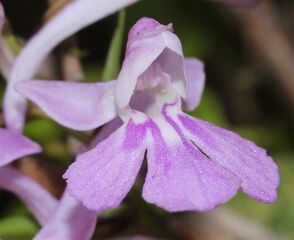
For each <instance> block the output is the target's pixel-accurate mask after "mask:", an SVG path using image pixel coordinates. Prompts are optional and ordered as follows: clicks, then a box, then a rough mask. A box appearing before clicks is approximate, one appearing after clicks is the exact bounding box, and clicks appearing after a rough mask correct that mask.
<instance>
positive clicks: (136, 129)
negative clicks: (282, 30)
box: [16, 18, 279, 212]
mask: <svg viewBox="0 0 294 240" xmlns="http://www.w3.org/2000/svg"><path fill="white" fill-rule="evenodd" d="M204 79H205V74H204V67H203V64H202V63H201V62H200V61H199V60H196V59H191V58H188V59H186V58H184V57H183V52H182V46H181V42H180V40H179V38H178V37H177V36H176V35H175V34H174V33H173V31H172V25H171V24H169V25H167V26H164V25H161V24H160V23H158V22H157V21H155V20H153V19H150V18H142V19H140V20H139V21H138V22H137V23H136V24H135V25H134V26H133V27H132V29H131V30H130V32H129V36H128V43H127V48H126V55H125V59H124V62H123V65H122V69H121V71H120V73H119V76H118V79H117V80H116V81H110V82H107V83H94V84H91V83H69V82H56V81H55V82H54V81H36V80H33V81H23V82H21V83H19V84H17V85H16V89H17V90H18V91H19V92H20V93H22V94H23V95H24V96H25V97H27V98H29V99H31V100H32V101H34V102H35V103H37V104H38V105H39V106H40V107H41V108H42V109H43V110H44V111H45V112H47V114H49V115H50V116H51V117H53V118H54V119H55V120H56V121H58V122H59V123H61V124H63V125H64V126H67V127H71V128H73V129H77V130H87V129H93V128H95V127H99V126H101V125H102V124H104V123H105V122H108V121H110V120H112V119H114V118H115V117H116V116H119V117H120V119H121V123H120V124H118V123H117V121H112V123H113V124H115V127H113V128H112V129H117V130H115V131H114V132H113V133H112V134H111V135H110V136H108V137H107V138H105V139H104V140H103V141H102V142H101V143H99V144H98V145H97V146H96V147H94V148H93V149H91V150H90V151H88V152H85V153H83V154H81V155H79V156H78V157H77V160H76V161H75V162H74V163H73V164H72V165H71V166H70V167H69V169H68V170H67V171H66V173H65V174H64V178H65V179H67V183H68V190H69V192H70V193H71V194H72V195H73V196H74V197H76V198H77V199H79V200H80V201H82V203H83V204H84V205H85V206H86V207H87V208H89V209H92V210H96V211H98V212H100V211H103V210H106V209H111V208H114V207H117V206H118V205H119V204H120V203H121V201H122V200H123V199H124V198H125V196H126V195H127V193H128V192H129V190H130V189H131V187H132V185H133V184H134V182H135V179H136V177H137V175H138V172H139V170H140V167H141V165H142V161H143V159H144V157H145V153H146V151H147V155H146V156H147V161H148V172H147V176H146V179H145V184H144V187H143V198H144V199H145V200H146V201H147V202H149V203H153V204H155V205H157V206H159V207H161V208H163V209H165V210H167V211H171V212H177V211H185V210H197V211H207V210H211V209H213V208H215V207H216V206H218V205H220V204H223V203H225V202H227V201H228V200H229V199H231V198H232V197H233V196H234V195H235V194H236V192H237V191H238V189H239V188H241V190H242V191H244V192H245V193H247V194H248V195H249V196H251V197H252V198H254V199H257V200H259V201H262V202H266V203H270V202H273V201H275V200H276V198H277V187H278V185H279V174H278V168H277V166H276V164H275V163H274V162H273V160H272V158H271V157H269V156H267V154H266V151H265V150H264V149H262V148H260V147H258V146H256V145H255V144H254V143H253V142H251V141H248V140H245V139H242V138H241V137H240V136H239V135H237V134H235V133H232V132H230V131H228V130H225V129H222V128H220V127H217V126H214V125H213V124H211V123H208V122H206V121H203V120H200V119H197V118H193V117H191V116H189V115H187V114H185V113H184V112H183V110H192V109H194V108H195V107H196V106H197V105H198V104H199V101H200V99H201V94H202V91H203V88H204ZM117 124H118V125H117ZM110 128H111V127H110Z"/></svg>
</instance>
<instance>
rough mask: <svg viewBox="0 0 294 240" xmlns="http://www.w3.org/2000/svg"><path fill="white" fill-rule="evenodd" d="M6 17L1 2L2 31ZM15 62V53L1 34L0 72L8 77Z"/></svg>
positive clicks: (0, 21)
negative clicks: (13, 53)
mask: <svg viewBox="0 0 294 240" xmlns="http://www.w3.org/2000/svg"><path fill="white" fill-rule="evenodd" d="M4 19H5V14H4V9H3V6H2V4H1V3H0V33H1V32H2V27H3V23H4ZM12 62H13V55H12V53H11V52H10V50H9V49H8V47H7V46H6V44H5V42H4V40H3V39H2V36H0V72H1V73H2V75H3V77H4V78H5V80H6V79H8V75H9V73H10V70H11V66H12Z"/></svg>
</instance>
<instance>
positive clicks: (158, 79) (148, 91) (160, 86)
mask: <svg viewBox="0 0 294 240" xmlns="http://www.w3.org/2000/svg"><path fill="white" fill-rule="evenodd" d="M176 99H177V93H176V91H175V89H174V84H173V81H172V76H171V75H170V74H169V73H166V72H165V71H164V70H163V69H162V66H161V65H160V63H159V62H158V61H155V62H154V63H152V65H151V66H150V67H149V68H148V69H147V70H146V71H145V72H144V73H143V74H142V75H141V76H140V77H139V79H138V82H137V85H136V89H135V92H134V94H133V96H132V98H131V101H130V107H131V109H135V110H138V111H140V112H143V113H145V114H146V115H148V116H150V117H155V116H157V115H159V114H161V111H162V108H163V106H164V104H165V103H172V102H174V101H175V100H176Z"/></svg>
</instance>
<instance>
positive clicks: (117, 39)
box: [102, 10, 126, 81]
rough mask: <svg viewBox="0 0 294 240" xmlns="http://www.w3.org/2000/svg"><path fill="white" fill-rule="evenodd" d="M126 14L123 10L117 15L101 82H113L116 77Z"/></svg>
mask: <svg viewBox="0 0 294 240" xmlns="http://www.w3.org/2000/svg"><path fill="white" fill-rule="evenodd" d="M125 19H126V12H125V11H124V10H123V11H121V12H120V13H119V15H118V20H117V27H116V29H115V31H114V34H113V37H112V40H111V43H110V47H109V50H108V54H107V59H106V64H105V67H104V71H103V75H102V80H103V81H107V80H113V79H115V78H116V77H117V74H118V71H119V68H120V57H121V52H122V45H123V39H124V30H125Z"/></svg>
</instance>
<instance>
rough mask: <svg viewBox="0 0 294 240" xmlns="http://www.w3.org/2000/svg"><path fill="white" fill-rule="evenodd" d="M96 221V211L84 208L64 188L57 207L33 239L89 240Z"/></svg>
mask: <svg viewBox="0 0 294 240" xmlns="http://www.w3.org/2000/svg"><path fill="white" fill-rule="evenodd" d="M96 221H97V213H96V212H93V211H90V210H88V209H87V208H85V207H84V206H83V205H82V203H81V202H79V201H78V200H76V199H75V198H73V197H71V196H70V195H69V194H68V192H67V191H66V190H65V193H64V194H63V197H62V199H61V200H60V202H59V205H58V208H57V209H56V211H55V212H54V214H53V215H52V216H51V218H50V220H49V221H48V222H47V223H46V225H45V226H44V227H43V228H42V229H41V230H40V231H39V232H38V234H37V235H36V236H35V237H34V240H52V239H60V240H61V239H63V240H66V239H68V240H89V239H91V237H92V235H93V233H94V230H95V226H96Z"/></svg>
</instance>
